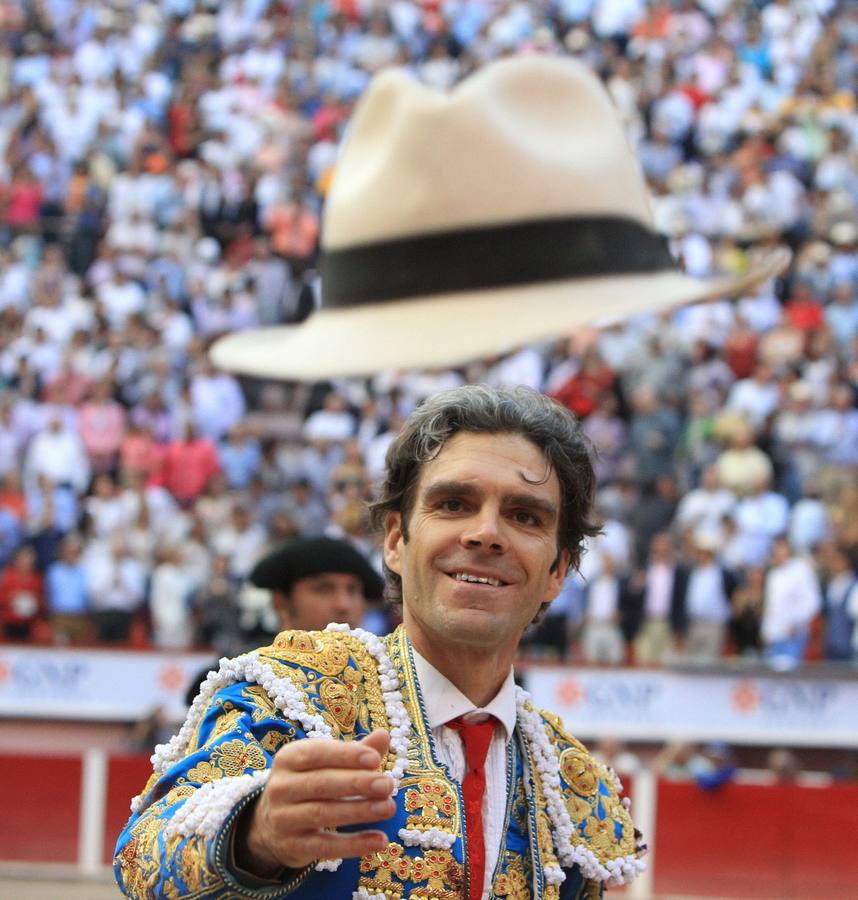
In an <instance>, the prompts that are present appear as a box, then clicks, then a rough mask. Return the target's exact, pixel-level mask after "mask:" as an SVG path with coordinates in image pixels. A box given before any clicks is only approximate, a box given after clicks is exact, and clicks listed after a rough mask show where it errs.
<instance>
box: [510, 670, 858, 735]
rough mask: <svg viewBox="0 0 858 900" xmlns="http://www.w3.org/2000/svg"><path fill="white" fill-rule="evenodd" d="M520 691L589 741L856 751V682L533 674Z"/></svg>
mask: <svg viewBox="0 0 858 900" xmlns="http://www.w3.org/2000/svg"><path fill="white" fill-rule="evenodd" d="M525 685H526V687H527V689H528V691H530V693H531V694H532V695H533V698H534V701H535V702H536V704H537V706H540V707H544V708H547V709H549V710H551V711H552V712H556V713H557V714H558V715H559V716H560V717H561V718H562V719H563V721H564V722H565V724H566V726H567V727H568V728H569V730H570V731H571V732H572V733H573V734H575V735H576V736H580V737H586V738H589V739H593V738H600V737H615V738H620V739H624V740H645V741H664V740H695V741H701V740H702V741H707V740H721V741H728V742H730V743H735V744H757V743H759V744H771V743H783V744H795V745H803V746H819V747H858V679H849V678H842V679H839V678H825V677H817V676H812V677H802V676H800V675H795V674H789V675H776V674H771V675H766V674H763V675H759V676H758V675H754V676H749V675H744V674H738V673H737V674H735V675H734V674H723V673H719V674H715V673H712V674H697V673H689V672H673V671H665V670H661V671H659V670H646V669H575V668H571V669H570V668H551V669H548V668H533V669H528V670H527V671H526V673H525Z"/></svg>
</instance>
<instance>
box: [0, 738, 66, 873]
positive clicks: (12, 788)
mask: <svg viewBox="0 0 858 900" xmlns="http://www.w3.org/2000/svg"><path fill="white" fill-rule="evenodd" d="M82 768H83V766H82V761H81V758H80V757H79V756H39V757H33V756H25V755H23V754H12V753H8V754H7V753H4V754H3V755H2V756H0V771H2V772H3V779H2V784H3V789H2V791H0V821H2V823H3V840H2V842H0V853H2V856H3V858H4V859H14V860H20V861H21V862H44V861H50V862H59V863H75V862H77V852H78V830H79V811H80V786H81V772H82Z"/></svg>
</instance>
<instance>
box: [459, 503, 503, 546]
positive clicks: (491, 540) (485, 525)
mask: <svg viewBox="0 0 858 900" xmlns="http://www.w3.org/2000/svg"><path fill="white" fill-rule="evenodd" d="M462 544H463V545H464V546H466V547H471V548H474V549H476V548H483V549H486V550H494V551H495V552H500V553H502V552H503V551H504V550H506V548H507V539H506V536H505V534H504V528H503V519H502V517H501V515H500V510H497V509H492V508H486V509H481V510H480V511H479V512H478V513H477V514H476V515H475V516H473V517H472V518H470V519H468V521H467V522H466V525H465V529H464V531H463V532H462Z"/></svg>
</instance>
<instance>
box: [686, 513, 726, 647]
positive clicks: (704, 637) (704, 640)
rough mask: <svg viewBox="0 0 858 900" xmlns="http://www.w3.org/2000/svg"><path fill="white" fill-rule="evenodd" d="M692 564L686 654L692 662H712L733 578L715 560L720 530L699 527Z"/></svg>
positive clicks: (723, 627)
mask: <svg viewBox="0 0 858 900" xmlns="http://www.w3.org/2000/svg"><path fill="white" fill-rule="evenodd" d="M693 541H694V565H693V566H692V567H691V569H690V571H689V573H688V586H687V587H686V589H685V597H684V604H683V605H684V617H685V618H686V620H687V622H686V629H685V655H686V656H687V657H688V658H689V659H690V660H692V661H693V662H706V663H711V662H715V661H716V660H718V659H720V657H721V654H722V652H723V650H724V639H725V637H726V629H727V622H728V620H729V618H730V592H731V590H732V587H733V579H732V578H731V577H730V576H729V574H728V573H727V572H726V571H725V569H724V568H723V567H722V566H721V565H720V564H719V562H718V553H719V550H720V547H721V544H722V535H721V532H720V530H709V531H707V530H704V529H698V530H697V531H696V532H695V534H694V536H693Z"/></svg>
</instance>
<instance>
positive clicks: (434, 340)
mask: <svg viewBox="0 0 858 900" xmlns="http://www.w3.org/2000/svg"><path fill="white" fill-rule="evenodd" d="M789 259H790V254H789V251H787V250H784V249H782V248H777V249H775V250H773V251H771V252H770V253H769V254H768V255H767V256H766V257H764V258H763V259H762V260H760V261H758V262H757V264H756V265H755V266H754V268H753V269H752V270H751V271H749V272H747V273H746V274H744V275H742V276H740V277H735V278H716V279H698V278H691V277H689V276H687V275H685V274H683V273H681V272H678V271H667V272H659V273H654V274H635V275H624V276H605V277H600V278H587V279H576V280H568V281H555V282H546V283H540V284H533V285H528V286H526V287H522V286H516V287H509V288H502V289H498V288H493V289H491V290H480V291H467V292H461V293H456V294H441V295H437V296H433V297H428V298H419V299H417V298H411V299H403V300H397V301H388V302H385V303H376V304H367V305H362V306H356V307H351V308H342V309H333V310H328V309H322V310H320V311H319V312H317V313H315V314H313V315H312V316H311V317H310V318H309V319H308V320H307V321H306V322H304V323H302V324H301V325H293V326H278V327H273V328H259V329H249V330H247V331H242V332H238V333H236V334H232V335H228V336H227V337H224V338H221V339H220V340H218V341H217V342H215V344H214V345H213V346H212V349H211V358H212V361H213V362H214V364H215V365H217V366H219V367H220V368H223V369H226V370H229V371H232V372H237V373H240V374H244V375H253V376H257V377H260V378H279V379H287V380H297V381H321V380H324V379H329V378H337V377H343V376H365V375H373V374H375V373H377V372H381V371H384V370H386V369H424V368H434V367H438V366H457V365H461V364H463V363H466V362H470V361H472V360H475V359H479V358H482V357H486V356H492V355H495V354H498V353H503V352H506V351H508V350H512V349H514V348H516V347H520V346H522V345H524V344H528V343H534V342H536V341H540V340H545V339H549V338H555V337H563V336H565V335H569V334H571V333H572V332H573V331H574V330H575V329H576V328H580V327H582V326H584V325H594V324H598V323H599V322H601V321H606V320H610V319H617V318H623V317H628V316H633V315H637V314H640V313H646V312H655V311H659V310H663V309H668V308H670V307H673V306H679V305H681V304H685V303H693V302H696V301H700V300H706V299H710V298H714V297H730V296H736V295H738V294H741V293H742V292H744V291H746V290H748V289H749V288H751V287H752V286H753V285H755V284H758V283H760V282H761V281H764V280H766V279H767V278H771V277H773V276H774V275H776V274H778V272H780V271H782V270H783V269H784V268H785V267H786V265H787V264H788V262H789Z"/></svg>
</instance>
